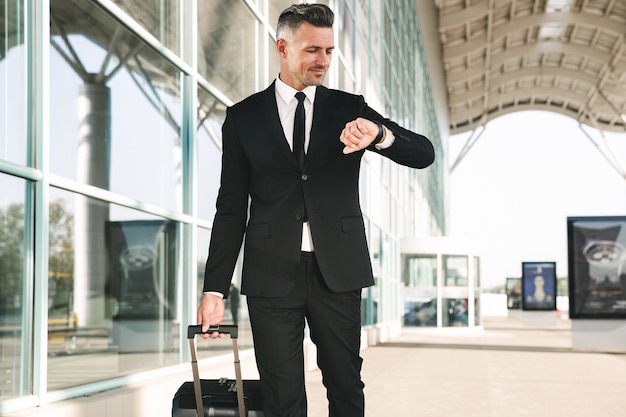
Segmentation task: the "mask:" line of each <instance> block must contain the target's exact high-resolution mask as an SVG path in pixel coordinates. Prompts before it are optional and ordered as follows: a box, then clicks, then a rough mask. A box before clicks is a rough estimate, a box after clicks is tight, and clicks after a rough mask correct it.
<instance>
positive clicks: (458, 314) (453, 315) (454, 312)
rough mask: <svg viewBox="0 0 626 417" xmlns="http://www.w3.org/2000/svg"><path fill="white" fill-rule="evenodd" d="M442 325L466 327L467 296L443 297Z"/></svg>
mask: <svg viewBox="0 0 626 417" xmlns="http://www.w3.org/2000/svg"><path fill="white" fill-rule="evenodd" d="M442 301H443V317H442V318H443V327H466V326H467V324H468V322H467V320H468V305H467V298H444V299H443V300H442Z"/></svg>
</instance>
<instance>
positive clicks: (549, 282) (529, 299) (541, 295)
mask: <svg viewBox="0 0 626 417" xmlns="http://www.w3.org/2000/svg"><path fill="white" fill-rule="evenodd" d="M522 310H556V262H522Z"/></svg>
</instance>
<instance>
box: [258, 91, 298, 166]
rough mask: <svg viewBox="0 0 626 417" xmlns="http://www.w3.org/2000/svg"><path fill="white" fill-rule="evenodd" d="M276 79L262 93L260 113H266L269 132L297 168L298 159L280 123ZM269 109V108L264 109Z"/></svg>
mask: <svg viewBox="0 0 626 417" xmlns="http://www.w3.org/2000/svg"><path fill="white" fill-rule="evenodd" d="M275 83H276V81H274V82H273V83H272V84H271V85H270V86H269V87H268V88H266V89H265V91H263V93H262V94H261V98H262V102H261V107H260V111H259V113H260V114H264V115H265V117H267V118H266V123H267V126H268V128H269V134H270V137H271V138H272V140H273V141H274V142H275V144H276V146H278V148H279V149H280V150H281V152H282V153H283V154H284V155H285V157H286V158H287V159H288V160H289V162H290V163H291V164H292V165H293V166H294V167H296V168H299V167H298V164H297V161H296V159H295V158H294V156H293V153H292V152H291V148H290V147H289V143H287V138H285V131H284V130H283V126H282V124H281V123H280V116H279V115H278V105H277V104H276V89H275V86H274V84H275ZM264 109H267V110H264Z"/></svg>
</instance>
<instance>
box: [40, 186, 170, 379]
mask: <svg viewBox="0 0 626 417" xmlns="http://www.w3.org/2000/svg"><path fill="white" fill-rule="evenodd" d="M50 201H51V202H50V230H49V237H50V258H49V273H50V275H49V294H48V297H49V311H48V314H49V317H50V322H49V326H48V356H49V358H48V389H60V388H65V387H70V386H75V385H79V384H85V383H89V382H95V381H101V380H104V379H109V378H112V377H117V376H120V375H126V374H129V373H132V372H136V371H139V370H148V369H154V368H155V367H157V366H164V365H168V364H175V363H178V360H179V355H178V346H179V341H178V335H179V334H180V329H179V328H178V326H179V324H178V323H179V316H180V314H179V308H178V303H177V300H178V297H177V292H176V289H177V271H178V265H179V259H178V254H179V236H178V234H179V225H178V224H177V223H176V222H173V221H170V220H167V219H163V218H159V217H156V216H152V215H148V214H146V213H142V212H139V211H136V210H131V209H128V208H124V207H120V206H115V205H113V204H109V203H106V202H103V201H99V200H95V199H91V198H87V197H85V196H82V195H79V194H74V193H70V192H67V191H61V190H58V189H55V188H52V189H51V190H50Z"/></svg>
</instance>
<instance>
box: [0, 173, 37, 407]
mask: <svg viewBox="0 0 626 417" xmlns="http://www.w3.org/2000/svg"><path fill="white" fill-rule="evenodd" d="M0 189H1V190H2V192H1V193H0V327H1V329H2V332H0V400H5V399H8V398H13V397H18V396H21V395H25V394H26V391H25V387H26V386H27V384H28V375H30V371H31V370H30V369H28V366H27V363H28V360H29V358H30V356H31V355H30V352H29V346H30V345H31V344H30V342H29V341H28V340H27V338H28V337H29V334H30V332H29V331H28V329H30V323H25V322H24V319H25V317H28V316H29V315H27V314H25V313H26V312H25V311H24V309H25V308H29V307H30V303H29V302H28V300H29V298H25V296H26V295H25V293H24V282H25V280H26V279H28V277H27V276H26V274H27V270H26V267H25V266H26V261H25V255H26V253H27V251H28V248H27V247H26V245H27V242H28V240H29V239H28V236H26V231H25V227H26V226H27V225H26V222H27V219H28V218H29V217H30V215H29V214H28V213H27V211H28V209H27V200H26V198H25V196H26V183H25V181H23V180H21V179H18V178H15V177H11V176H8V175H2V174H0Z"/></svg>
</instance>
